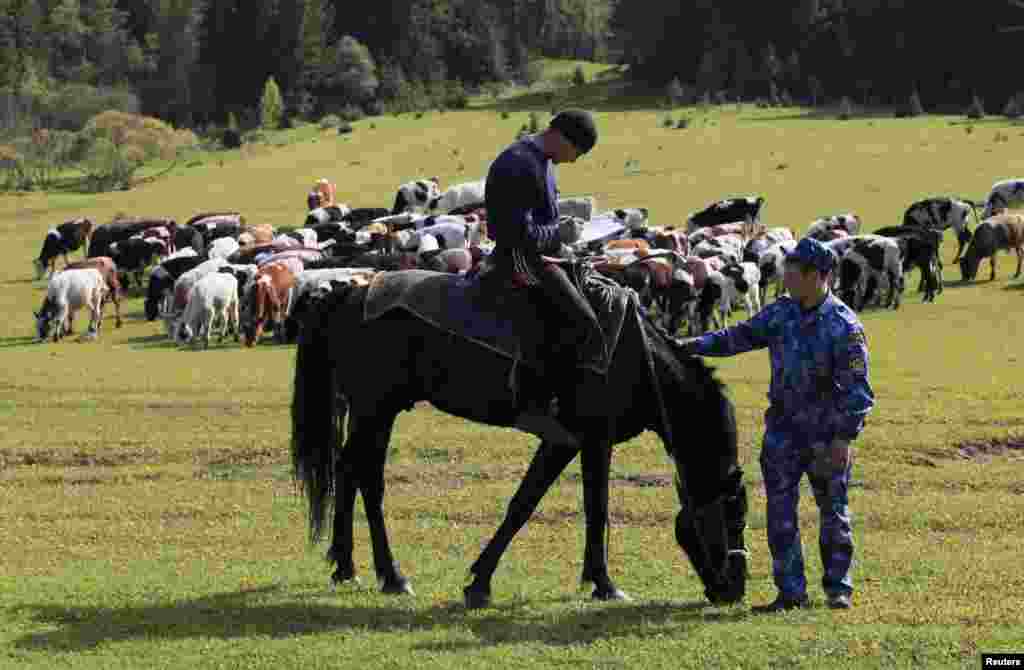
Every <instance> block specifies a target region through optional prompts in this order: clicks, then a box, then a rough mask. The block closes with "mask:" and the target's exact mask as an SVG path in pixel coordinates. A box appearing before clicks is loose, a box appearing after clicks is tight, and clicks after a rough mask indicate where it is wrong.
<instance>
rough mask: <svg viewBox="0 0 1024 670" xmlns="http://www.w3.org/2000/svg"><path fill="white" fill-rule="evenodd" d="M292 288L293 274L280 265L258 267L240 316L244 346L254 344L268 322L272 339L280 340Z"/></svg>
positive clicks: (283, 265)
mask: <svg viewBox="0 0 1024 670" xmlns="http://www.w3.org/2000/svg"><path fill="white" fill-rule="evenodd" d="M294 286H295V274H293V273H292V271H291V270H289V269H288V266H287V265H285V264H284V263H281V262H277V263H267V264H266V265H261V266H260V269H259V271H258V272H257V273H256V278H255V279H254V280H253V282H252V285H251V288H250V289H249V291H248V292H247V293H246V296H245V305H244V311H243V314H242V338H243V339H242V341H243V343H244V344H245V346H247V347H251V346H253V345H254V344H256V342H257V341H258V340H259V339H260V336H261V335H262V334H263V329H264V328H266V326H267V324H268V323H272V324H274V335H275V338H277V339H278V340H279V341H280V340H282V339H283V337H284V320H285V317H286V316H287V313H288V305H289V302H290V298H291V290H292V288H293V287H294Z"/></svg>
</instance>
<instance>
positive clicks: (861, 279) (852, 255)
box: [839, 235, 903, 312]
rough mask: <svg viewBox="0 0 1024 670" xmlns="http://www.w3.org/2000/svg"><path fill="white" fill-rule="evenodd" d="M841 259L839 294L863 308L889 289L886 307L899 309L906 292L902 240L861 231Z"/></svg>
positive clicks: (850, 302) (856, 306) (851, 305)
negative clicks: (865, 233)
mask: <svg viewBox="0 0 1024 670" xmlns="http://www.w3.org/2000/svg"><path fill="white" fill-rule="evenodd" d="M847 239H852V240H853V242H852V246H851V247H850V249H849V251H847V252H846V254H844V255H843V257H842V258H841V259H840V261H839V296H840V298H842V300H843V302H845V303H846V304H847V305H849V306H850V307H851V308H853V309H854V310H855V311H858V312H859V311H861V310H862V309H864V306H865V305H866V304H867V303H868V302H869V301H870V300H871V298H872V297H873V296H874V294H875V291H877V292H878V299H879V300H881V294H882V293H883V292H885V293H886V302H885V306H886V307H893V308H894V309H899V306H900V297H901V295H902V293H903V258H902V255H901V252H900V245H899V243H898V242H897V241H896V240H894V239H891V238H888V237H882V236H880V235H857V236H855V237H852V238H847Z"/></svg>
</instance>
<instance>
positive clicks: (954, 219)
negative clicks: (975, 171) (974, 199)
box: [903, 197, 977, 263]
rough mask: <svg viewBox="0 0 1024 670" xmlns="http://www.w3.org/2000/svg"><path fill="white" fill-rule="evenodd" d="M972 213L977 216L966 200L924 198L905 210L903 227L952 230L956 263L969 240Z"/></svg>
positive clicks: (972, 206) (954, 260)
mask: <svg viewBox="0 0 1024 670" xmlns="http://www.w3.org/2000/svg"><path fill="white" fill-rule="evenodd" d="M972 212H973V213H974V214H975V216H977V211H976V210H975V209H974V205H973V204H972V203H970V202H967V201H966V200H957V199H956V198H945V197H943V198H926V199H924V200H918V201H917V202H915V203H913V204H912V205H910V207H908V208H907V211H906V212H904V213H903V225H905V226H923V227H925V228H932V229H934V230H940V231H945V230H946V229H948V228H952V229H953V230H954V231H955V232H956V241H957V247H956V256H954V258H953V262H954V263H956V262H957V260H958V259H959V258H960V254H961V253H962V252H963V249H964V245H966V244H967V243H968V242H970V240H971V231H970V228H969V227H968V224H969V223H970V215H971V213H972Z"/></svg>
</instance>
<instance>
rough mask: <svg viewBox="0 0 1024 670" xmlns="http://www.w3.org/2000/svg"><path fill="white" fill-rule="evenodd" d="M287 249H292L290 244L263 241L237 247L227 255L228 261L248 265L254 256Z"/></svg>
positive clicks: (267, 254)
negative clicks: (236, 249)
mask: <svg viewBox="0 0 1024 670" xmlns="http://www.w3.org/2000/svg"><path fill="white" fill-rule="evenodd" d="M288 249H294V247H293V246H291V245H290V244H288V245H283V244H274V243H273V242H265V243H263V244H253V245H252V246H248V247H245V248H242V247H239V249H238V251H236V252H235V253H233V254H231V255H230V256H228V257H227V260H228V262H229V263H238V264H241V265H248V264H250V263H255V262H256V258H257V257H259V258H266V257H267V256H269V255H273V254H276V253H279V252H281V251H287V250H288Z"/></svg>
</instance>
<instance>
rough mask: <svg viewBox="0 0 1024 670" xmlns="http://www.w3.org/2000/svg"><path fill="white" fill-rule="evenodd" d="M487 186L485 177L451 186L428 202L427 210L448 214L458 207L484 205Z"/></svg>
mask: <svg viewBox="0 0 1024 670" xmlns="http://www.w3.org/2000/svg"><path fill="white" fill-rule="evenodd" d="M485 186H486V180H484V179H478V180H476V181H467V182H463V183H461V184H454V185H452V186H449V187H448V188H447V189H445V191H444V192H443V193H441V194H440V195H438V196H437V197H435V198H432V199H431V200H430V201H429V202H428V203H427V211H428V212H430V213H431V214H447V213H448V212H450V211H451V210H453V209H456V208H458V207H473V208H478V207H484V203H485V200H484V192H485Z"/></svg>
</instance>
